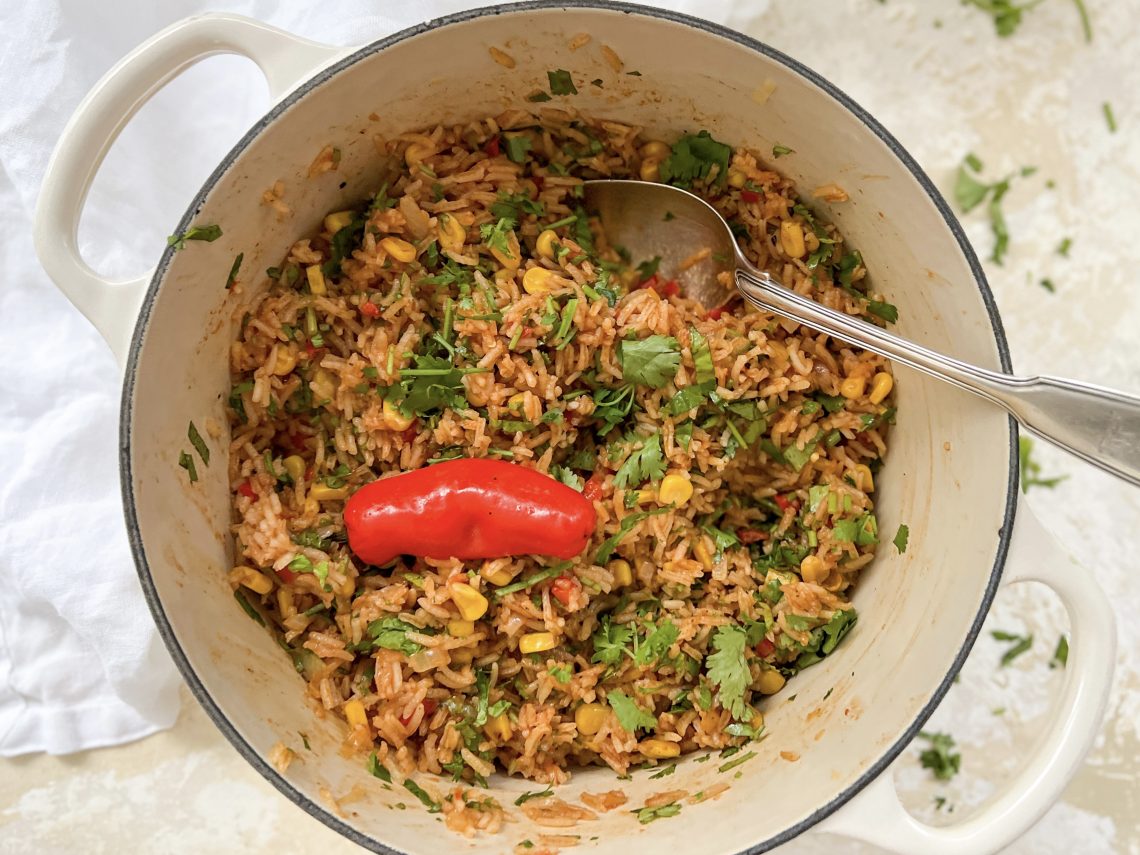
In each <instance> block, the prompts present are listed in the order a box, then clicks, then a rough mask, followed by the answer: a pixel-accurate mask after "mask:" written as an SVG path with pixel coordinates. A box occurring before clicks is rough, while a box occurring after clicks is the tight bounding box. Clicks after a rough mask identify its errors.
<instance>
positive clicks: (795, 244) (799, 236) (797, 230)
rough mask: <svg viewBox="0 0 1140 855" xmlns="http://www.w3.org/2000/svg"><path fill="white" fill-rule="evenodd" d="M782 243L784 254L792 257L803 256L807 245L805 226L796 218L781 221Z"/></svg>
mask: <svg viewBox="0 0 1140 855" xmlns="http://www.w3.org/2000/svg"><path fill="white" fill-rule="evenodd" d="M780 243H781V245H783V247H784V254H785V255H787V256H789V257H790V258H803V257H804V252H805V251H806V249H807V247H806V246H805V245H804V227H803V226H801V225H800V224H799V223H797V222H796V221H795V220H784V222H782V223H780Z"/></svg>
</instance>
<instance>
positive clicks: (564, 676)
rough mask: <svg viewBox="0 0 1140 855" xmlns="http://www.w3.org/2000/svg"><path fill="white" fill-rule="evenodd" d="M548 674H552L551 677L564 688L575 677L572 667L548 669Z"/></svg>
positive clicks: (564, 666)
mask: <svg viewBox="0 0 1140 855" xmlns="http://www.w3.org/2000/svg"><path fill="white" fill-rule="evenodd" d="M547 673H548V674H550V676H551V677H553V678H554V679H555V680H557V681H558V682H559V683H561V684H562V685H563V686H565V685H566V684H567V683H569V682H570V680H571V678H572V677H573V676H574V669H573V667H572V666H570V665H555V666H554V667H552V668H550V669H548V670H547Z"/></svg>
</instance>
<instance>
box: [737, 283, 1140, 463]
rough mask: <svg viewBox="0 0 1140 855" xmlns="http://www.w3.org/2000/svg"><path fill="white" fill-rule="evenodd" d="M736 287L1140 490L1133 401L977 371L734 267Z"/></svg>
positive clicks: (1082, 386)
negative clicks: (931, 380)
mask: <svg viewBox="0 0 1140 855" xmlns="http://www.w3.org/2000/svg"><path fill="white" fill-rule="evenodd" d="M736 285H737V288H738V289H739V290H740V293H741V294H742V295H743V296H744V298H745V299H747V300H748V301H749V302H750V303H752V304H753V305H755V306H759V307H760V308H762V309H767V310H768V311H772V312H777V313H779V314H781V315H784V316H786V317H789V318H792V319H793V320H796V321H799V322H800V323H802V324H804V325H805V326H808V327H811V328H812V329H815V330H819V331H820V332H825V333H828V334H829V335H832V336H835V337H836V338H838V339H841V340H843V341H846V342H848V343H850V344H853V345H856V346H857V347H861V348H863V349H864V350H869V351H871V352H872V353H877V354H879V355H880V356H885V357H886V358H888V359H891V360H894V361H895V362H900V363H902V364H903V365H908V366H910V367H911V368H914V369H915V370H917V371H922V372H923V373H925V374H929V375H930V376H932V377H936V378H938V379H939V380H945V381H946V382H948V383H952V384H954V385H955V386H957V387H959V388H960V389H965V390H966V391H968V392H973V393H974V394H975V395H979V396H981V397H983V398H986V399H987V400H989V401H992V402H993V403H995V404H998V405H1000V406H1002V407H1004V408H1005V409H1006V410H1008V411H1009V413H1010V414H1011V415H1012V416H1013V417H1014V418H1015V419H1017V421H1018V422H1020V423H1021V424H1022V425H1023V426H1024V427H1026V428H1028V429H1029V430H1031V431H1032V432H1033V433H1035V434H1037V435H1039V436H1041V437H1043V438H1044V439H1047V440H1049V441H1050V442H1052V443H1054V444H1055V445H1057V446H1059V447H1061V448H1063V449H1065V450H1066V451H1068V452H1070V453H1072V454H1075V455H1076V456H1077V457H1080V458H1081V459H1083V460H1087V461H1088V462H1089V463H1092V464H1093V465H1094V466H1098V467H1100V468H1101V469H1103V470H1104V471H1106V472H1110V473H1112V474H1113V475H1115V476H1117V477H1118V478H1122V479H1123V480H1125V481H1127V482H1129V483H1130V484H1134V485H1136V486H1140V398H1137V397H1135V396H1133V395H1126V394H1125V393H1123V392H1117V391H1115V390H1112V389H1105V388H1103V387H1100V386H1093V385H1090V384H1088V383H1078V382H1076V381H1073V380H1062V379H1059V378H1056V377H1016V376H1010V375H1007V374H1000V373H998V372H996V371H989V370H987V369H985V368H978V367H977V366H975V365H970V364H969V363H966V362H962V361H961V360H958V359H953V358H951V357H949V356H944V355H943V354H941V353H937V352H935V351H933V350H928V349H927V348H925V347H922V346H921V345H917V344H915V343H913V342H910V341H907V340H906V339H902V338H899V337H898V336H896V335H893V334H892V333H889V332H886V331H885V330H883V329H882V328H880V327H877V326H875V325H874V324H869V323H867V322H866V321H862V320H860V319H858V318H854V317H852V316H850V315H846V314H844V313H842V312H837V311H835V310H834V309H829V308H827V307H826V306H821V305H820V304H819V303H816V302H815V301H814V300H811V299H809V298H807V297H804V296H803V295H801V294H797V293H795V292H794V291H790V290H788V289H787V288H784V287H783V286H782V285H778V284H777V283H776V282H775V280H773V279H772V278H771V277H770V276H768V275H767V274H766V273H762V272H761V271H758V270H751V269H747V270H746V269H742V268H741V267H738V268H737V271H736Z"/></svg>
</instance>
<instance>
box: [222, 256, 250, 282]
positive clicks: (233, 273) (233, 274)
mask: <svg viewBox="0 0 1140 855" xmlns="http://www.w3.org/2000/svg"><path fill="white" fill-rule="evenodd" d="M243 258H245V253H244V252H239V253H238V254H237V256H236V257H235V258H234V263H233V266H232V267H231V268H230V275H229V276H227V277H226V290H227V291H229V290H230V289H231V288H233V287H234V282H236V281H237V275H238V270H240V269H241V262H242V259H243Z"/></svg>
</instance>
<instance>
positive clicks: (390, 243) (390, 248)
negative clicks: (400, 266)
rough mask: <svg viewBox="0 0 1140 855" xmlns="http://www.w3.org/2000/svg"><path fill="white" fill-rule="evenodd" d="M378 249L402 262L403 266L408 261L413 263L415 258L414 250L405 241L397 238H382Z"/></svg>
mask: <svg viewBox="0 0 1140 855" xmlns="http://www.w3.org/2000/svg"><path fill="white" fill-rule="evenodd" d="M380 248H381V249H382V250H384V251H385V252H386V253H388V255H390V256H392V258H394V259H396V261H402V262H404V263H405V264H407V263H408V262H409V261H415V258H416V248H415V247H414V246H413V245H412V244H410V243H408V242H407V241H406V240H402V239H400V238H397V237H386V238H384V240H382V241H380Z"/></svg>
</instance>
